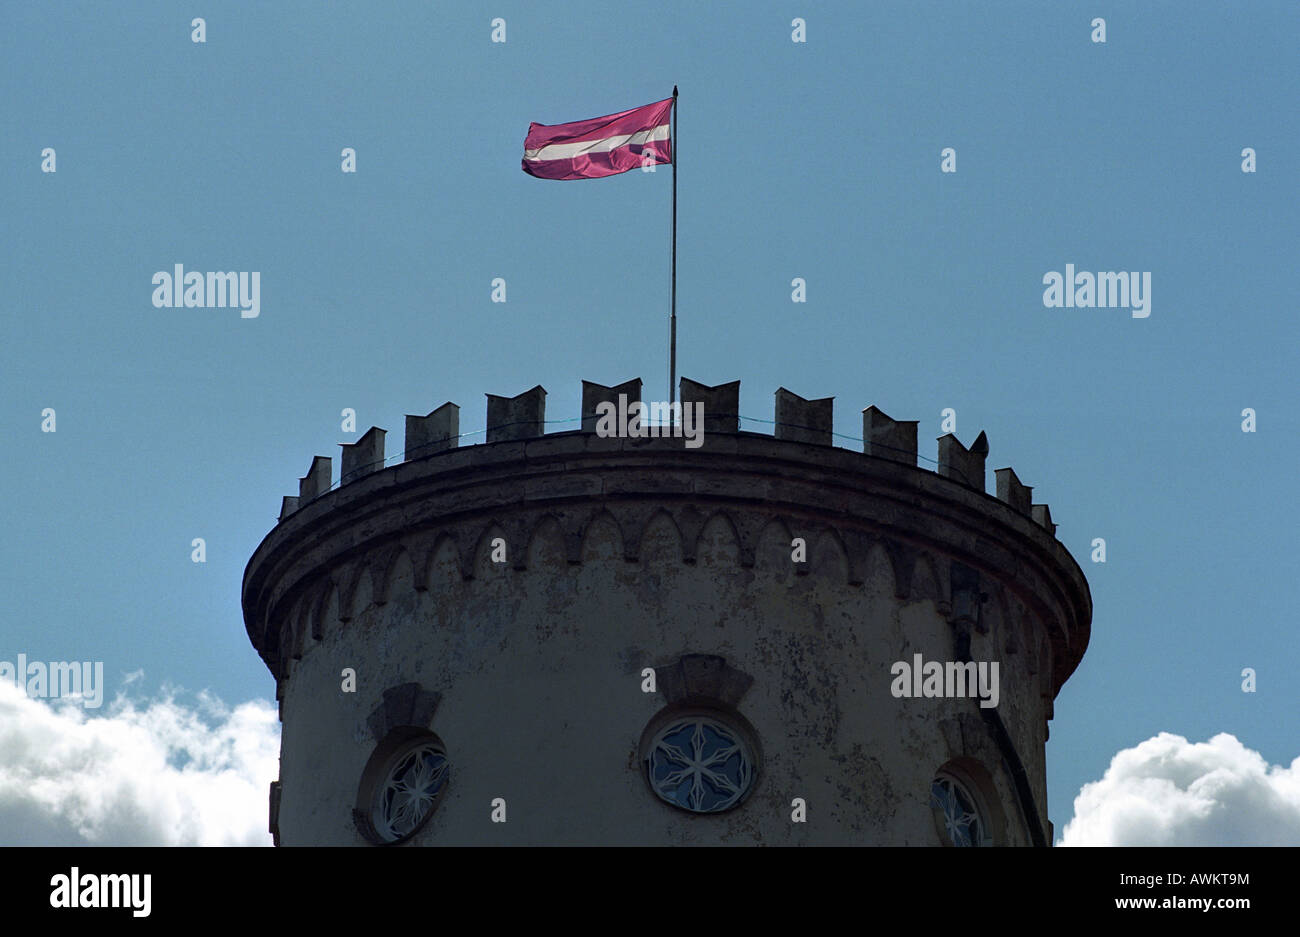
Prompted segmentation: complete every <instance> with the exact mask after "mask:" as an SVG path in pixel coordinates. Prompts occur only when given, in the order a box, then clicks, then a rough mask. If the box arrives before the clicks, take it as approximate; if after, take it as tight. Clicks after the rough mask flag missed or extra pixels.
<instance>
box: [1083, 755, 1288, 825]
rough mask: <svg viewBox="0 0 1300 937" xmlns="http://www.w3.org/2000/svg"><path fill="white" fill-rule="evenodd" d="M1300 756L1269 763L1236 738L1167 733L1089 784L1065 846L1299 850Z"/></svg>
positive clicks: (1123, 757) (1115, 760)
mask: <svg viewBox="0 0 1300 937" xmlns="http://www.w3.org/2000/svg"><path fill="white" fill-rule="evenodd" d="M1297 843H1300V758H1297V759H1295V760H1294V761H1293V762H1291V766H1290V767H1289V768H1287V767H1284V766H1280V765H1270V764H1269V763H1268V762H1267V761H1266V760H1265V759H1264V757H1263V756H1262V755H1260V753H1259V752H1256V751H1252V750H1251V749H1249V748H1247V747H1246V746H1244V745H1242V744H1241V742H1239V741H1238V740H1237V739H1236V738H1235V737H1234V736H1232V735H1228V734H1227V733H1220V734H1219V735H1216V736H1214V738H1212V739H1210V740H1209V741H1208V742H1196V743H1192V742H1188V741H1187V739H1185V738H1183V737H1182V736H1180V735H1173V734H1171V733H1169V732H1161V733H1160V734H1159V735H1157V736H1155V737H1154V738H1150V739H1147V740H1146V741H1145V742H1142V743H1141V744H1139V745H1137V746H1135V747H1133V748H1126V749H1124V750H1123V751H1121V752H1120V753H1119V754H1117V755H1116V756H1115V757H1114V758H1113V759H1111V763H1110V767H1109V768H1107V769H1106V773H1105V774H1104V775H1103V776H1102V779H1101V780H1100V781H1092V782H1090V783H1088V784H1085V785H1084V786H1083V790H1081V791H1080V792H1079V796H1078V797H1076V798H1075V799H1074V817H1073V819H1071V820H1070V822H1069V823H1067V824H1066V826H1065V830H1064V832H1063V833H1062V836H1061V839H1060V841H1059V842H1058V845H1061V846H1294V845H1296V844H1297Z"/></svg>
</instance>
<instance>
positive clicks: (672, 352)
mask: <svg viewBox="0 0 1300 937" xmlns="http://www.w3.org/2000/svg"><path fill="white" fill-rule="evenodd" d="M672 119H673V125H672V128H671V133H670V134H669V137H670V138H671V146H672V148H673V252H672V258H673V259H672V275H673V306H672V315H671V316H670V317H669V320H668V323H669V324H668V403H669V405H670V408H669V413H671V412H672V407H671V405H672V404H674V403H676V402H677V86H676V85H673V114H672Z"/></svg>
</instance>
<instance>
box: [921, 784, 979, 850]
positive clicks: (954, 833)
mask: <svg viewBox="0 0 1300 937" xmlns="http://www.w3.org/2000/svg"><path fill="white" fill-rule="evenodd" d="M930 807H931V808H932V809H933V810H934V814H935V824H936V825H937V826H938V827H939V829H940V831H941V832H942V833H943V835H944V836H945V837H947V839H948V842H949V843H951V844H952V845H953V846H988V845H990V843H989V839H988V833H987V829H988V824H987V823H986V822H985V820H984V811H982V810H981V809H980V806H979V800H978V799H977V798H976V797H975V795H974V794H973V793H972V792H971V791H970V790H969V789H967V787H966V786H965V785H964V784H962V783H961V782H960V781H958V780H957V779H956V778H953V777H950V776H948V775H943V774H941V775H939V776H938V777H937V778H935V779H934V781H933V782H932V783H931V785H930Z"/></svg>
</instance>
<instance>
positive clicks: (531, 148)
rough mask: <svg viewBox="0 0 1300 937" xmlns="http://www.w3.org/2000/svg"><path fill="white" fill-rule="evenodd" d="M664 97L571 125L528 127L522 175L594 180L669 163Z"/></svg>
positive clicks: (669, 101)
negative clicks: (653, 101)
mask: <svg viewBox="0 0 1300 937" xmlns="http://www.w3.org/2000/svg"><path fill="white" fill-rule="evenodd" d="M672 108H673V99H672V98H666V99H665V100H663V101H656V102H655V103H654V104H647V105H645V106H644V107H634V108H632V110H630V111H620V112H619V113H617V114H608V115H606V116H605V117H593V118H591V119H590V120H575V121H574V122H573V123H570V124H551V125H547V124H538V123H531V124H529V125H528V136H527V137H525V138H524V164H523V166H524V172H526V173H528V175H530V176H536V177H537V178H538V179H599V178H601V177H602V176H613V175H616V174H618V173H620V172H627V171H628V170H629V169H638V168H640V167H641V166H646V165H654V164H658V163H671V162H672V139H671V133H670V126H671V125H670V119H671V117H672Z"/></svg>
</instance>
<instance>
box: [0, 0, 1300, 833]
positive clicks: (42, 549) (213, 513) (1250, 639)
mask: <svg viewBox="0 0 1300 937" xmlns="http://www.w3.org/2000/svg"><path fill="white" fill-rule="evenodd" d="M193 16H203V17H204V18H205V19H206V22H207V42H206V43H204V44H195V43H193V42H191V41H190V29H191V27H190V19H191V18H192V17H193ZM796 16H799V17H803V18H804V19H805V20H806V21H807V37H808V38H807V42H806V43H802V44H797V43H793V42H791V38H790V33H791V25H790V24H791V20H792V19H793V18H794V17H796ZM1096 16H1102V17H1105V18H1106V24H1107V41H1106V43H1105V44H1097V43H1093V42H1092V41H1090V33H1091V26H1090V22H1091V20H1092V19H1093V17H1096ZM493 17H503V18H505V20H506V22H507V41H506V42H505V43H503V44H494V43H492V42H490V41H489V34H490V26H489V23H490V20H491V19H492V18H493ZM1298 26H1300V7H1297V6H1296V4H1294V3H1293V2H1277V3H1266V2H1247V3H1241V4H1233V5H1232V6H1231V8H1229V7H1226V6H1220V5H1219V4H1210V3H1208V2H1198V3H1191V4H1188V3H1147V4H1143V5H1142V8H1141V9H1138V8H1137V5H1136V4H1131V3H1099V2H1090V3H1087V4H1078V3H1067V2H1060V3H1051V4H1042V3H1029V2H1024V3H1003V2H998V3H990V4H978V5H977V4H957V3H918V2H908V3H881V4H874V3H873V4H858V3H829V2H802V0H801V2H781V3H770V2H755V3H748V4H744V5H736V4H721V3H703V4H701V3H698V2H691V3H673V2H664V3H657V4H654V5H650V6H647V5H642V4H638V5H629V4H609V3H578V2H566V3H563V4H558V3H557V4H540V3H492V4H486V5H485V4H481V3H472V4H470V3H466V4H430V3H377V4H352V3H332V4H317V3H276V4H251V3H250V4H229V3H221V2H215V0H204V2H203V3H201V4H199V5H198V6H192V7H184V8H181V7H178V6H177V5H175V4H172V3H144V2H139V3H131V4H127V5H124V6H121V5H119V6H108V5H104V4H100V3H84V4H59V3H55V4H48V5H47V4H40V5H37V4H28V5H24V6H22V7H19V6H17V5H15V4H6V5H5V6H4V8H3V10H2V11H0V60H3V61H4V62H5V63H6V66H5V70H4V74H5V78H4V88H5V94H4V98H5V102H6V104H5V110H4V116H5V132H4V133H3V134H0V165H3V167H4V172H2V173H0V215H2V217H3V231H4V250H3V251H0V284H3V289H2V290H0V301H2V302H3V304H4V306H5V311H4V315H3V317H2V318H0V330H2V331H0V340H2V342H3V358H2V360H3V369H2V370H0V394H2V396H0V399H3V402H4V403H3V406H2V407H0V420H3V429H4V431H5V436H6V438H7V439H8V440H9V441H10V445H11V453H10V457H9V458H8V459H7V460H6V467H7V473H6V474H7V481H8V484H9V487H10V496H9V497H8V498H6V499H5V504H4V507H3V509H2V511H3V514H2V516H3V521H4V525H5V528H6V532H7V536H6V537H5V538H4V540H3V544H2V545H0V550H3V562H4V567H5V569H6V572H7V587H6V593H7V606H8V614H7V615H6V618H5V625H4V626H3V629H0V658H2V659H6V660H13V659H14V657H15V656H16V654H18V653H19V652H23V653H26V654H27V655H28V656H29V658H32V659H44V660H87V659H89V660H102V661H104V662H105V673H106V675H107V678H108V683H109V685H108V693H109V695H110V696H111V695H112V694H113V693H114V692H116V691H117V690H119V689H121V688H122V686H123V680H124V678H125V676H126V675H127V674H130V673H133V672H135V671H139V670H143V671H144V676H143V677H142V678H140V679H138V680H137V681H135V683H134V684H133V685H132V692H155V691H157V690H158V689H159V688H161V687H163V686H164V685H168V684H171V685H175V686H179V687H183V688H185V689H186V690H187V691H191V692H197V691H199V690H202V689H208V690H210V691H211V692H212V693H213V694H215V695H216V696H218V697H220V698H221V699H224V700H227V701H229V702H231V703H235V702H241V701H245V700H250V699H255V698H271V697H272V696H273V693H274V687H273V684H272V681H271V678H270V676H269V674H268V673H267V671H266V669H265V667H264V666H263V665H262V664H261V662H260V660H259V659H258V658H257V656H256V655H255V653H254V652H253V650H252V648H251V646H250V645H249V643H248V640H247V637H246V635H245V632H244V628H243V622H242V616H241V612H240V606H239V595H240V580H241V576H242V572H243V568H244V564H245V562H246V561H247V559H248V557H249V555H250V554H251V552H252V551H253V549H254V548H255V547H256V545H257V543H258V542H259V541H260V540H261V538H262V537H263V536H264V535H265V534H266V533H267V531H268V530H269V529H270V528H271V526H273V524H274V521H275V517H276V515H277V513H278V510H279V505H280V498H281V496H282V495H285V494H292V493H296V491H297V478H298V477H299V476H300V475H302V474H303V473H304V472H305V471H306V470H307V467H308V465H309V463H310V461H311V457H312V456H313V455H315V454H322V455H330V456H333V457H334V458H335V472H336V477H337V470H338V453H339V449H338V444H339V443H340V442H348V441H353V440H355V439H356V438H357V436H349V435H346V434H344V433H342V432H341V431H340V427H339V422H340V411H341V410H342V409H343V408H344V407H352V408H355V410H356V412H357V419H358V429H359V430H360V431H364V430H365V428H366V427H368V426H370V425H372V424H375V425H379V426H381V427H385V428H386V429H388V430H389V452H390V454H391V453H395V452H398V451H400V449H401V437H402V420H403V414H406V413H426V412H428V411H429V410H431V409H433V408H434V407H435V406H437V405H439V404H441V403H442V402H444V401H446V400H453V401H455V402H457V403H459V404H460V405H461V408H462V409H461V427H462V431H472V430H477V429H481V428H482V426H483V420H484V397H483V395H484V394H485V393H494V394H505V395H513V394H516V393H519V392H521V391H523V390H526V389H527V388H529V387H532V386H533V385H535V384H539V383H540V384H542V385H544V386H545V387H546V388H547V390H548V392H549V397H548V417H549V418H551V419H563V418H569V417H575V416H577V415H578V402H579V384H580V381H581V380H582V379H584V378H585V379H588V380H594V381H599V382H601V383H606V384H614V383H617V382H621V381H623V380H626V379H628V378H630V377H634V376H640V377H642V378H643V379H644V380H645V382H646V392H647V394H649V395H652V396H655V397H661V396H663V395H664V394H665V393H666V390H667V387H666V385H667V360H666V359H667V355H666V347H665V346H666V336H667V322H666V318H667V305H668V254H667V245H668V232H669V204H670V203H669V195H670V185H671V176H670V174H669V171H668V170H667V169H666V168H663V167H661V169H660V171H659V172H657V173H655V174H642V173H639V172H633V173H628V174H625V175H622V176H618V177H615V178H611V179H604V180H599V181H590V182H566V183H560V182H545V181H541V180H538V179H534V178H531V177H529V176H527V175H525V174H524V173H522V172H521V171H520V169H519V160H520V156H521V150H522V142H523V138H524V134H525V132H526V131H527V128H528V124H529V122H530V121H534V120H535V121H539V122H542V123H559V122H564V121H569V120H576V119H580V118H586V117H593V116H597V115H600V114H606V113H610V112H613V111H617V110H623V109H626V108H629V107H634V106H637V105H640V104H645V103H649V102H651V101H655V100H660V99H662V98H664V97H667V96H668V95H669V94H671V91H672V87H673V85H674V84H676V85H678V86H679V87H680V90H681V98H680V106H679V126H678V155H679V159H680V162H681V165H680V169H679V173H680V175H679V192H678V199H679V203H678V211H679V219H678V241H679V243H678V314H679V324H678V335H679V349H678V361H679V372H680V373H681V374H684V375H686V376H688V377H691V378H694V379H696V380H700V381H703V382H705V383H709V384H715V383H721V382H724V381H730V380H735V379H739V380H741V382H742V384H741V411H742V413H743V414H744V415H746V416H750V417H755V418H758V419H762V420H770V419H771V418H772V394H773V392H774V391H775V390H776V388H777V387H779V386H785V387H787V388H789V389H791V390H793V391H795V392H796V393H799V394H802V395H803V396H805V397H823V396H834V397H835V398H836V431H837V432H839V433H843V434H846V435H850V436H860V434H861V422H860V411H861V410H862V408H863V407H866V406H868V405H870V404H875V405H877V406H879V407H881V408H882V409H884V410H885V411H886V412H887V413H889V414H890V415H891V416H893V417H895V418H897V419H916V420H920V421H921V426H920V432H919V435H920V438H921V455H922V456H923V457H927V458H929V459H933V458H934V457H935V444H934V441H933V440H934V439H935V438H936V437H938V436H939V435H941V431H940V429H939V422H940V411H941V410H942V409H944V408H946V407H951V408H953V409H955V410H956V412H957V435H958V436H959V438H961V439H962V440H963V441H964V442H966V443H968V444H969V443H970V442H971V441H972V440H973V439H974V438H975V436H976V435H977V434H978V433H979V431H980V430H985V431H987V433H988V436H989V439H990V445H991V454H990V457H989V459H990V464H989V469H990V472H989V479H990V483H991V481H992V471H991V470H992V469H993V468H999V467H1002V466H1004V465H1011V466H1013V467H1014V468H1015V469H1016V472H1017V473H1018V475H1019V476H1020V478H1021V480H1022V481H1024V482H1025V483H1026V484H1029V485H1032V486H1034V488H1035V492H1034V494H1035V500H1036V501H1046V502H1048V503H1050V505H1051V508H1052V514H1053V517H1054V519H1055V520H1056V521H1057V523H1058V524H1059V525H1060V529H1059V532H1058V533H1059V536H1060V538H1061V540H1062V542H1063V543H1064V544H1065V545H1066V546H1067V547H1068V548H1069V549H1070V551H1071V552H1072V553H1073V554H1074V556H1075V557H1076V558H1077V559H1078V560H1079V562H1080V563H1081V565H1082V566H1083V568H1084V571H1085V574H1086V575H1087V577H1088V580H1089V583H1090V585H1091V588H1092V594H1093V599H1094V603H1095V611H1094V621H1093V635H1092V643H1091V646H1090V647H1089V649H1088V652H1087V655H1086V657H1085V658H1084V662H1083V665H1082V666H1081V668H1080V669H1079V670H1078V672H1077V673H1076V674H1075V675H1074V677H1073V678H1072V679H1071V680H1070V681H1069V683H1068V684H1067V685H1066V687H1065V689H1064V691H1063V692H1062V693H1061V695H1060V697H1059V698H1058V699H1057V702H1056V718H1055V720H1054V722H1053V723H1052V738H1051V741H1050V742H1049V747H1048V759H1049V760H1048V764H1049V794H1050V814H1051V817H1052V819H1053V820H1054V822H1055V823H1056V826H1057V831H1058V834H1059V831H1060V829H1061V827H1062V825H1063V824H1064V823H1065V821H1066V820H1068V819H1069V818H1070V812H1071V806H1072V801H1073V798H1074V797H1075V795H1076V794H1077V793H1078V792H1079V789H1080V787H1081V786H1082V785H1083V784H1084V783H1085V782H1087V781H1090V780H1095V779H1097V778H1099V777H1101V775H1102V773H1103V772H1104V771H1105V770H1106V767H1107V765H1108V764H1109V762H1110V760H1111V758H1112V756H1113V755H1114V754H1115V753H1116V752H1117V751H1119V750H1120V749H1123V748H1126V747H1130V746H1133V745H1136V744H1137V743H1139V742H1141V741H1143V740H1145V739H1148V738H1150V737H1152V736H1154V735H1156V734H1157V733H1158V732H1162V731H1166V732H1172V733H1175V734H1178V735H1183V736H1186V737H1187V738H1189V739H1192V740H1194V741H1195V740H1205V739H1208V738H1209V737H1211V736H1213V735H1214V734H1216V733H1219V732H1227V733H1231V734H1233V735H1235V736H1236V737H1237V738H1238V739H1239V740H1240V741H1241V742H1242V743H1243V744H1244V745H1246V746H1247V747H1249V748H1251V749H1254V750H1256V751H1258V752H1259V753H1261V754H1262V755H1263V756H1264V757H1265V758H1266V759H1267V760H1268V761H1269V762H1270V763H1282V764H1286V763H1288V762H1290V761H1291V760H1292V759H1293V758H1295V757H1296V756H1297V755H1300V749H1298V748H1297V739H1300V706H1297V700H1298V699H1300V694H1298V693H1297V690H1296V686H1295V680H1296V677H1297V674H1298V673H1300V650H1297V645H1296V642H1295V639H1294V635H1295V615H1294V610H1293V609H1292V607H1291V605H1290V602H1289V601H1285V602H1284V599H1289V598H1290V594H1291V592H1292V591H1293V590H1294V583H1295V582H1296V580H1297V578H1300V559H1297V552H1296V549H1295V546H1296V537H1295V534H1294V531H1295V529H1296V526H1297V521H1300V516H1298V515H1300V509H1298V508H1297V498H1296V497H1295V488H1294V485H1295V478H1296V466H1297V464H1300V443H1298V442H1297V439H1298V438H1300V433H1298V432H1297V431H1298V430H1300V425H1298V420H1297V416H1296V408H1295V391H1296V379H1295V365H1296V362H1297V351H1296V346H1297V338H1300V328H1298V327H1297V324H1296V311H1295V296H1296V290H1295V280H1294V271H1295V266H1296V260H1297V246H1298V245H1300V214H1298V213H1297V210H1296V198H1295V196H1296V181H1295V180H1296V178H1297V169H1298V166H1297V154H1298V153H1300V133H1298V132H1297V130H1298V121H1300V117H1298V115H1297V110H1296V107H1295V102H1296V100H1297V99H1300V66H1298V65H1297V58H1296V55H1295V47H1294V42H1295V35H1296V29H1297V27H1298ZM948 146H951V147H954V148H955V149H956V151H957V170H958V171H957V172H956V173H953V174H944V173H941V172H940V165H939V164H940V155H939V154H940V150H941V149H942V148H943V147H948ZM45 147H53V148H55V150H56V152H57V172H56V173H54V174H45V173H42V172H41V171H40V164H41V150H42V149H43V148H45ZM343 147H354V148H355V149H356V153H357V166H358V171H357V173H356V174H344V173H342V172H340V150H341V149H342V148H343ZM1245 147H1252V148H1254V149H1255V150H1256V152H1257V159H1258V171H1257V172H1256V173H1254V174H1247V173H1243V172H1242V171H1241V155H1240V154H1241V150H1242V149H1243V148H1245ZM177 263H181V264H184V265H185V267H186V268H187V269H190V270H201V271H207V270H245V271H253V270H255V271H260V273H261V314H260V316H259V317H258V318H256V319H241V317H240V316H239V313H238V311H236V310H231V309H166V308H164V309H157V308H154V307H153V305H152V303H151V301H150V300H151V295H152V291H153V287H152V284H151V278H152V276H153V274H154V272H155V271H159V270H168V271H170V270H171V269H172V266H173V265H174V264H177ZM1067 263H1071V264H1074V265H1075V267H1076V268H1077V269H1079V270H1092V271H1098V270H1135V271H1150V272H1151V274H1152V300H1151V315H1150V317H1149V318H1146V319H1134V318H1132V317H1131V316H1130V314H1129V312H1128V311H1127V310H1124V309H1095V308H1094V309H1079V308H1074V309H1048V308H1045V307H1044V305H1043V302H1042V293H1043V285H1042V277H1043V275H1044V274H1045V273H1047V272H1048V271H1053V270H1055V271H1062V270H1064V268H1065V265H1066V264H1067ZM494 277H503V278H505V280H506V281H507V288H508V302H506V303H504V304H493V303H492V302H490V283H491V280H492V279H493V278H494ZM794 277H803V278H805V280H806V281H807V296H808V301H807V302H806V303H804V304H794V303H792V302H791V301H790V292H791V287H790V282H791V280H792V279H793V278H794ZM46 407H52V408H55V410H56V412H57V420H58V422H57V432H56V433H52V434H47V433H42V432H41V431H40V423H41V411H42V409H43V408H46ZM1246 407H1252V408H1254V409H1255V410H1256V412H1257V415H1258V417H1257V418H1258V432H1256V433H1254V434H1247V433H1243V432H1242V431H1241V426H1240V424H1241V411H1242V409H1243V408H1246ZM746 428H750V429H761V428H763V427H761V425H758V424H753V423H750V424H747V425H746ZM842 443H843V444H845V445H853V444H852V443H850V442H847V441H842ZM922 464H923V465H925V464H932V463H926V462H924V461H923V462H922ZM195 537H203V538H204V539H205V540H206V543H207V562H206V563H205V564H203V565H196V564H194V563H192V562H191V561H190V549H191V548H190V542H191V540H192V539H193V538H195ZM1094 537H1104V538H1105V539H1106V542H1107V562H1106V563H1105V564H1104V565H1101V564H1093V563H1092V562H1090V561H1089V553H1090V548H1089V544H1090V542H1091V541H1092V538H1094ZM1245 667H1254V668H1256V670H1257V671H1258V692H1257V693H1254V694H1245V693H1242V692H1241V677H1240V673H1241V670H1242V669H1243V668H1245Z"/></svg>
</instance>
